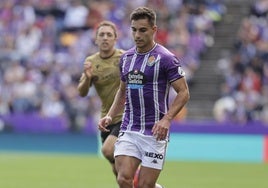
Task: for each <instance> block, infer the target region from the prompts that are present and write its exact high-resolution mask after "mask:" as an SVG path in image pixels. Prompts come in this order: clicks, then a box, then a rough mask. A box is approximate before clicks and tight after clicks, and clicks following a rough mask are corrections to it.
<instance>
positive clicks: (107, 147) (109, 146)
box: [102, 135, 117, 153]
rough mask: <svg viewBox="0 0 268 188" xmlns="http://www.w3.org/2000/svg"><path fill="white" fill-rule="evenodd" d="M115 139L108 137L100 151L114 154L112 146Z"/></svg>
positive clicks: (112, 136) (114, 137) (111, 136)
mask: <svg viewBox="0 0 268 188" xmlns="http://www.w3.org/2000/svg"><path fill="white" fill-rule="evenodd" d="M116 139H117V137H116V136H114V135H109V136H108V137H107V138H106V139H105V141H104V142H103V144H102V151H105V152H108V153H114V144H115V142H116Z"/></svg>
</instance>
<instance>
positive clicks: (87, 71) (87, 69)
mask: <svg viewBox="0 0 268 188" xmlns="http://www.w3.org/2000/svg"><path fill="white" fill-rule="evenodd" d="M91 84H92V65H91V62H90V61H88V60H86V61H85V63H84V72H83V73H82V76H81V77H80V80H79V83H78V87H77V89H78V92H79V95H80V96H81V97H85V96H86V95H87V94H88V91H89V88H90V86H91Z"/></svg>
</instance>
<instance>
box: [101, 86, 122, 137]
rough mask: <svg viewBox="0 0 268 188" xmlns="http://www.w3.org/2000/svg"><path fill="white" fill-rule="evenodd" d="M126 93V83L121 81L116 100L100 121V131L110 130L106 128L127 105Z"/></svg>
mask: <svg viewBox="0 0 268 188" xmlns="http://www.w3.org/2000/svg"><path fill="white" fill-rule="evenodd" d="M125 95H126V83H125V82H123V81H121V82H120V86H119V89H118V90H117V93H116V95H115V98H114V102H113V104H112V106H111V108H110V109H109V112H108V113H107V114H106V116H105V117H103V118H101V119H100V121H99V123H98V126H99V127H98V128H99V130H100V131H103V132H108V131H109V130H108V129H107V128H106V127H107V126H108V125H109V124H111V123H112V120H113V117H114V116H116V114H118V113H119V112H120V111H122V109H124V107H125Z"/></svg>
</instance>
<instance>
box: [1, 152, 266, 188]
mask: <svg viewBox="0 0 268 188" xmlns="http://www.w3.org/2000/svg"><path fill="white" fill-rule="evenodd" d="M158 182H159V183H160V184H162V185H164V186H165V188H267V187H268V164H263V163H218V162H186V161H184V162H183V161H167V162H166V164H165V167H164V170H163V172H162V173H161V176H160V178H159V181H158ZM0 187H1V188H117V185H116V182H115V178H114V177H113V175H112V172H111V169H110V166H109V163H108V162H107V161H106V160H104V159H103V158H101V157H98V156H94V155H89V154H74V155H73V154H57V153H53V154H51V153H30V152H0Z"/></svg>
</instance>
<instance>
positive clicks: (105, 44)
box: [96, 26, 116, 52]
mask: <svg viewBox="0 0 268 188" xmlns="http://www.w3.org/2000/svg"><path fill="white" fill-rule="evenodd" d="M115 43H116V36H115V33H114V30H113V29H112V27H110V26H101V27H100V28H99V29H98V33H97V36H96V44H97V45H98V46H99V49H100V51H107V52H109V51H110V50H113V48H114V45H115Z"/></svg>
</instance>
